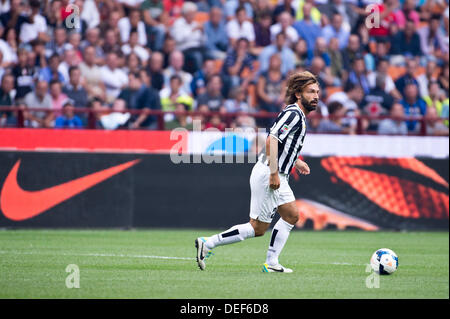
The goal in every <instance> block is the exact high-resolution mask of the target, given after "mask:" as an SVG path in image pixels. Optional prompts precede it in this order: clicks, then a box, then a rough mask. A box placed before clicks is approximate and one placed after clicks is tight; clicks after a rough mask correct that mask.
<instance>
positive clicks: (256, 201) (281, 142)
mask: <svg viewBox="0 0 450 319" xmlns="http://www.w3.org/2000/svg"><path fill="white" fill-rule="evenodd" d="M286 102H287V106H286V107H285V108H284V109H283V110H282V111H281V112H280V114H279V115H278V117H277V119H276V121H275V123H274V124H273V125H272V127H271V128H270V132H269V135H268V137H267V140H266V147H265V150H263V151H262V152H261V153H260V154H259V155H258V161H257V162H256V164H255V166H254V167H253V170H252V173H251V175H250V189H251V200H250V221H249V222H248V223H245V224H240V225H235V226H233V227H231V228H230V229H228V230H226V231H224V232H222V233H220V234H215V235H212V236H210V237H198V238H197V239H196V240H195V247H196V249H197V264H198V266H199V268H200V269H201V270H204V269H205V267H206V265H205V259H206V258H207V257H208V256H209V255H210V254H211V250H212V249H213V248H215V247H217V246H221V245H228V244H232V243H236V242H240V241H242V240H244V239H247V238H251V237H257V236H262V235H264V233H265V232H266V230H267V229H268V228H269V226H270V223H271V221H272V219H273V217H274V215H275V213H276V212H277V211H278V213H279V214H280V216H281V218H280V219H279V220H278V222H277V223H276V224H275V226H274V227H273V230H272V236H271V238H270V243H269V248H268V250H267V258H266V262H265V264H264V265H263V268H262V270H263V272H284V273H290V272H292V269H289V268H286V267H284V266H282V265H281V264H280V263H279V261H278V256H279V255H280V253H281V251H282V249H283V247H284V245H285V243H286V241H287V239H288V237H289V233H290V231H291V229H292V228H293V227H294V225H295V223H296V222H297V220H298V209H297V205H296V203H295V197H294V194H293V192H292V190H291V188H290V187H289V184H288V179H289V173H290V172H291V169H292V168H293V167H294V166H295V168H296V169H297V170H298V172H299V173H300V174H304V175H307V174H309V173H310V170H309V167H308V165H307V164H306V163H305V162H304V161H302V160H300V159H298V157H299V153H300V150H301V149H302V146H303V141H304V139H305V133H306V115H308V114H309V113H310V112H311V111H314V110H315V109H316V107H317V105H318V102H319V83H318V81H317V79H316V77H315V76H314V75H313V74H312V73H310V72H308V71H304V72H300V73H296V74H294V75H292V76H291V77H290V78H289V80H288V83H287V91H286Z"/></svg>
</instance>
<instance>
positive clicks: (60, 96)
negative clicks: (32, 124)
mask: <svg viewBox="0 0 450 319" xmlns="http://www.w3.org/2000/svg"><path fill="white" fill-rule="evenodd" d="M49 93H50V96H51V98H52V109H53V110H54V111H56V112H55V116H58V115H61V110H62V108H63V105H64V103H65V102H67V100H68V97H67V95H66V94H64V93H63V92H62V84H61V82H59V81H57V80H52V81H51V82H50V90H49Z"/></svg>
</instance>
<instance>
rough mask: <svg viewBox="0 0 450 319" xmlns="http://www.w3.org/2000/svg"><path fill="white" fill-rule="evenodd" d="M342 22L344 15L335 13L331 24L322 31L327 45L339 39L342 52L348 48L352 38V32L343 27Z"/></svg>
mask: <svg viewBox="0 0 450 319" xmlns="http://www.w3.org/2000/svg"><path fill="white" fill-rule="evenodd" d="M335 1H336V0H335ZM342 22H343V18H342V15H341V14H340V13H334V14H333V17H332V19H331V24H329V25H327V26H325V27H324V28H323V29H322V37H323V38H324V39H325V41H326V42H327V44H328V43H329V42H330V39H331V38H338V39H339V49H341V50H342V49H344V48H345V47H347V44H348V39H349V37H350V31H349V30H348V29H346V28H344V27H343V25H342Z"/></svg>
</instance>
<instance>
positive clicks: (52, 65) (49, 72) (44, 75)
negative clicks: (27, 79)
mask: <svg viewBox="0 0 450 319" xmlns="http://www.w3.org/2000/svg"><path fill="white" fill-rule="evenodd" d="M58 66H59V56H58V55H57V54H53V55H52V56H51V57H50V58H49V61H48V66H46V67H45V68H43V69H41V70H40V71H39V79H40V80H44V81H46V82H47V83H50V82H51V81H53V80H57V81H59V82H61V83H64V81H65V79H64V76H63V75H62V73H61V72H59V71H58Z"/></svg>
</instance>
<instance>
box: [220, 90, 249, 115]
mask: <svg viewBox="0 0 450 319" xmlns="http://www.w3.org/2000/svg"><path fill="white" fill-rule="evenodd" d="M224 106H225V109H226V110H227V112H232V113H234V112H247V113H250V112H255V111H256V110H255V108H254V107H252V106H250V105H249V103H248V91H247V90H246V89H245V88H242V87H240V86H237V87H234V88H233V89H232V90H231V92H230V97H229V99H227V100H226V101H225V103H224Z"/></svg>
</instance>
